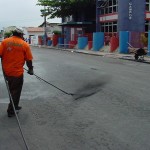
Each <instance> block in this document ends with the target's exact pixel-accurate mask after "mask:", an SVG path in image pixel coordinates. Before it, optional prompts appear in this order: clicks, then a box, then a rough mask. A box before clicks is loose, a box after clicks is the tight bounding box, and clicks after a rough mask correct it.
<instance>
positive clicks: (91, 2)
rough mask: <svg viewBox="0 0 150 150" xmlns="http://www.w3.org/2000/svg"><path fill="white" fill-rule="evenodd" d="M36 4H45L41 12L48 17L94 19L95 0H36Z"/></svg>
mask: <svg viewBox="0 0 150 150" xmlns="http://www.w3.org/2000/svg"><path fill="white" fill-rule="evenodd" d="M37 5H40V6H46V8H45V9H42V10H41V13H42V16H45V15H46V16H49V18H55V17H58V18H64V17H69V16H73V18H74V21H87V20H89V19H90V20H91V19H93V18H94V19H95V10H96V9H95V8H96V0H38V2H37Z"/></svg>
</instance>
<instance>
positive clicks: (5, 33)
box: [4, 31, 12, 38]
mask: <svg viewBox="0 0 150 150" xmlns="http://www.w3.org/2000/svg"><path fill="white" fill-rule="evenodd" d="M11 35H12V32H11V31H10V32H4V38H8V37H10V36H11Z"/></svg>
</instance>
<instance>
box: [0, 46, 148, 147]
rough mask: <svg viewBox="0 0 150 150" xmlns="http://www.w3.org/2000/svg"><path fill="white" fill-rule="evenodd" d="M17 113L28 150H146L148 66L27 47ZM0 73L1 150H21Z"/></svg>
mask: <svg viewBox="0 0 150 150" xmlns="http://www.w3.org/2000/svg"><path fill="white" fill-rule="evenodd" d="M32 51H33V55H34V62H33V64H34V71H35V75H37V76H39V77H41V78H42V79H44V80H46V81H47V82H49V83H51V84H53V85H55V86H56V87H58V88H60V89H62V90H63V91H66V92H69V93H74V94H75V95H74V96H71V95H67V94H65V93H63V92H62V91H60V90H58V89H56V88H55V87H53V86H51V85H49V84H48V83H45V82H43V81H40V80H39V79H37V78H36V77H35V76H30V75H28V74H27V73H26V72H25V74H24V86H23V90H22V95H21V101H20V105H21V106H22V107H23V109H22V110H21V111H20V112H19V114H18V117H19V120H20V124H21V128H22V131H23V134H24V136H25V139H26V142H27V145H28V147H29V149H30V150H149V149H150V142H149V141H150V66H149V64H144V63H139V62H132V61H127V60H121V59H113V58H107V57H102V56H93V55H84V54H80V53H75V52H74V53H71V52H68V51H61V50H52V49H44V48H38V47H32ZM8 102H9V98H8V92H7V89H6V85H5V82H4V78H3V74H2V71H0V150H26V147H25V144H24V142H23V139H22V137H21V134H20V131H19V127H18V125H17V121H16V118H15V117H13V118H8V117H7V113H6V109H7V105H8Z"/></svg>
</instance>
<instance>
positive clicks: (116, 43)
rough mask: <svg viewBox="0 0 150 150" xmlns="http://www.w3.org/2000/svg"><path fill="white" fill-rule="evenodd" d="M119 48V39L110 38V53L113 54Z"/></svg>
mask: <svg viewBox="0 0 150 150" xmlns="http://www.w3.org/2000/svg"><path fill="white" fill-rule="evenodd" d="M118 46H119V38H118V37H115V36H113V37H111V39H110V52H114V51H115V50H116V49H117V48H118Z"/></svg>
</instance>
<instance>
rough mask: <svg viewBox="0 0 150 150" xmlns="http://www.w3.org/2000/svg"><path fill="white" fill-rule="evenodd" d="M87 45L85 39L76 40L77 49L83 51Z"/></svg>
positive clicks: (86, 39)
mask: <svg viewBox="0 0 150 150" xmlns="http://www.w3.org/2000/svg"><path fill="white" fill-rule="evenodd" d="M87 44H88V38H87V37H79V38H78V49H84V48H85V47H86V46H87Z"/></svg>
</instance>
